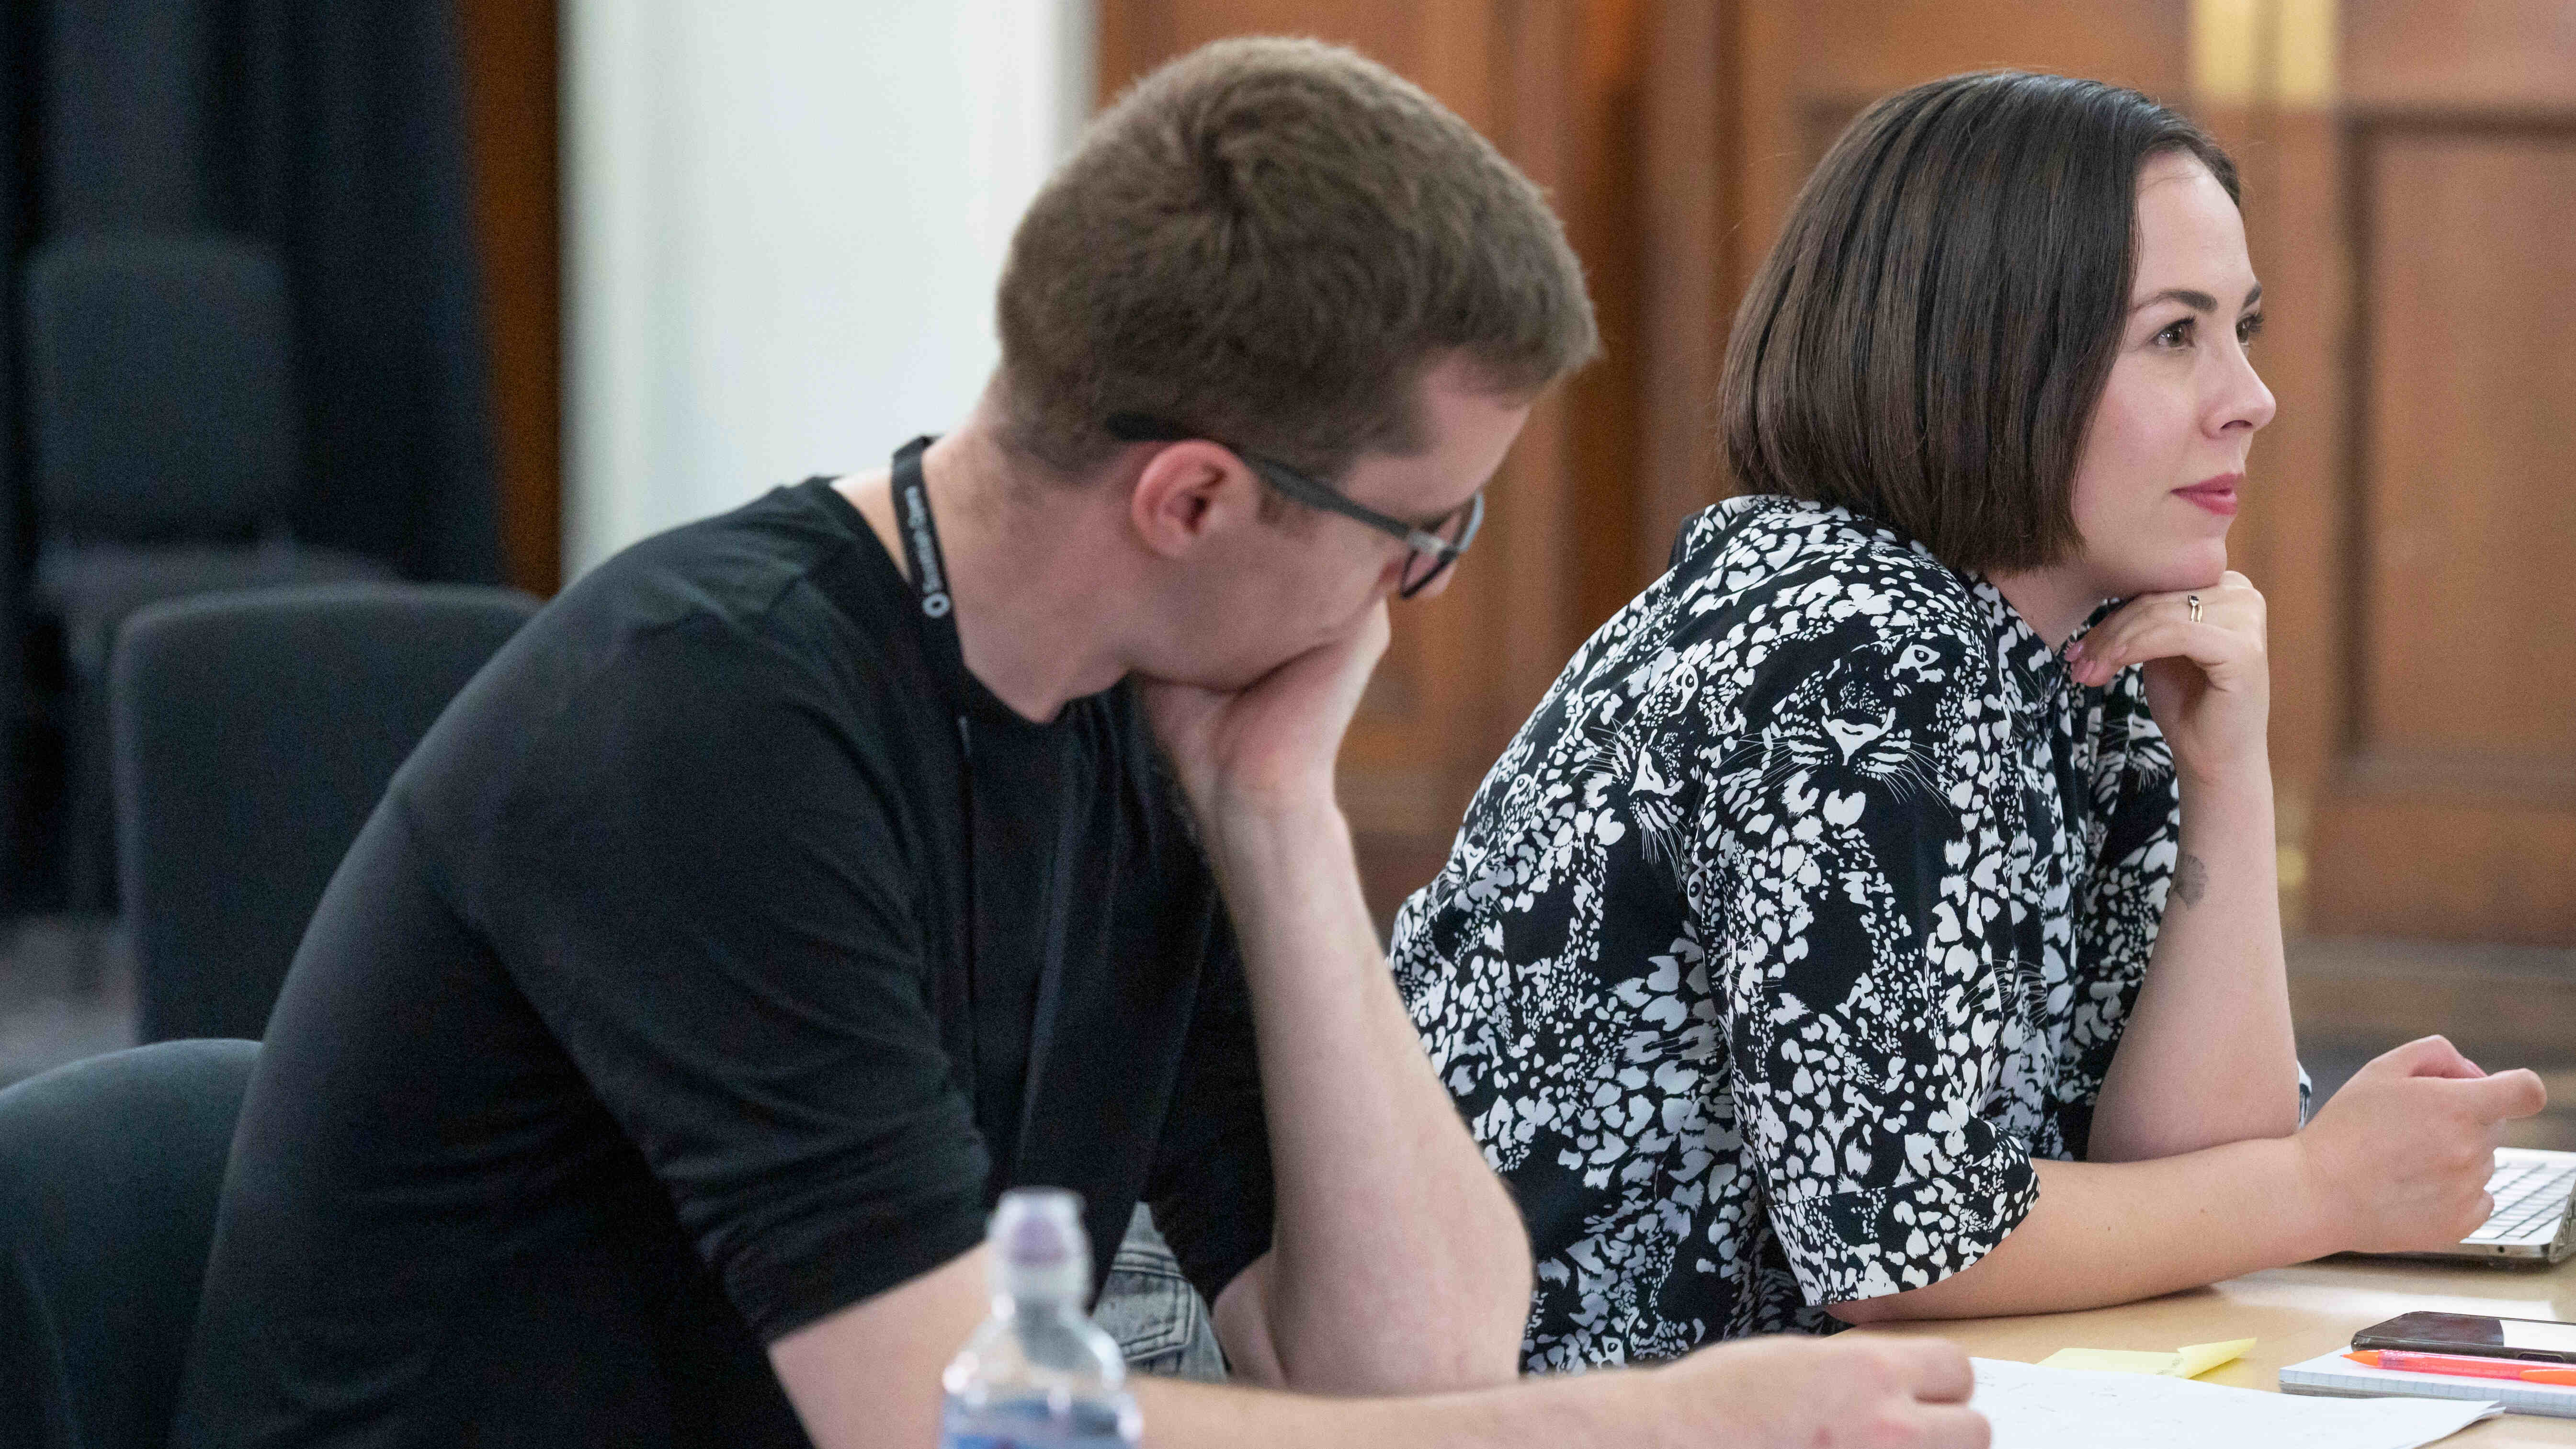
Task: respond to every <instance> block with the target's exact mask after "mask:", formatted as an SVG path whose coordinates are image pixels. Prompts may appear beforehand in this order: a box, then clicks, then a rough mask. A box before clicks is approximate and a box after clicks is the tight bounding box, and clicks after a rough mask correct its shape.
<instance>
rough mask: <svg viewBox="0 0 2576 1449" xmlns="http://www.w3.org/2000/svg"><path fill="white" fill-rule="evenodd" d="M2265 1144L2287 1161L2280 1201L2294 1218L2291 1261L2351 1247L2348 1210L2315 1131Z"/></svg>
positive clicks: (2291, 1225) (2338, 1179)
mask: <svg viewBox="0 0 2576 1449" xmlns="http://www.w3.org/2000/svg"><path fill="white" fill-rule="evenodd" d="M2266 1145H2277V1146H2278V1147H2279V1149H2280V1150H2281V1151H2282V1153H2283V1154H2284V1156H2285V1157H2286V1159H2287V1164H2288V1172H2289V1188H2288V1191H2286V1192H2284V1193H2283V1194H2282V1197H2281V1201H2282V1202H2284V1203H2286V1204H2288V1205H2289V1207H2288V1210H2289V1212H2290V1213H2291V1215H2292V1218H2293V1222H2292V1223H2291V1224H2289V1226H2290V1227H2291V1228H2292V1229H2293V1231H2292V1237H2291V1244H2292V1247H2293V1249H2294V1250H2295V1252H2296V1253H2297V1256H2296V1257H2294V1258H2293V1259H2291V1261H2292V1262H2297V1263H2304V1262H2307V1261H2309V1260H2310V1259H2312V1258H2322V1257H2325V1256H2327V1255H2328V1254H2331V1253H2340V1252H2343V1251H2345V1250H2346V1249H2348V1248H2350V1247H2351V1246H2352V1243H2353V1230H2352V1214H2351V1209H2350V1207H2349V1205H2348V1202H2347V1199H2346V1196H2345V1193H2344V1191H2343V1185H2342V1182H2341V1180H2340V1176H2339V1174H2338V1173H2337V1172H2336V1171H2335V1169H2334V1165H2333V1163H2332V1162H2331V1161H2330V1160H2329V1158H2328V1155H2327V1154H2325V1153H2323V1152H2320V1151H2319V1150H2318V1143H2317V1138H2316V1135H2315V1133H2314V1131H2313V1130H2311V1129H2308V1128H2302V1129H2300V1130H2299V1131H2298V1132H2296V1133H2294V1134H2292V1135H2290V1136H2288V1137H2279V1138H2274V1139H2271V1141H2270V1143H2267V1144H2266Z"/></svg>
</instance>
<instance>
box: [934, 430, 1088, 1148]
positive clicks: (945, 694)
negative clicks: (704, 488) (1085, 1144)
mask: <svg viewBox="0 0 2576 1449" xmlns="http://www.w3.org/2000/svg"><path fill="white" fill-rule="evenodd" d="M931 441H932V440H931V439H930V438H928V437H919V438H915V439H913V440H912V441H911V442H909V443H906V444H904V445H903V446H902V447H901V448H899V449H897V450H896V451H895V455H894V523H895V532H896V533H898V534H901V535H902V536H903V556H904V562H905V563H906V565H907V566H908V567H909V568H910V570H911V573H912V594H913V598H914V599H915V600H916V601H917V602H918V604H919V606H920V621H919V622H920V625H921V641H922V646H923V649H924V650H925V652H927V653H928V654H929V656H930V668H931V672H932V673H933V674H935V675H937V676H938V680H939V692H940V696H941V702H942V703H944V704H945V705H946V706H947V708H948V713H949V717H950V718H951V719H953V720H954V721H956V725H957V767H958V778H959V784H960V790H959V800H958V805H959V810H958V815H959V824H960V828H961V833H962V835H963V838H964V840H965V844H966V1050H967V1061H966V1081H967V1086H968V1091H969V1093H970V1094H971V1093H972V1092H973V1091H974V1090H975V1089H976V1088H977V1087H979V1086H980V1085H981V1083H982V1078H981V1077H980V1076H979V1075H978V1064H977V1062H976V1060H975V1058H976V1055H977V1043H976V999H975V998H976V991H975V962H976V958H977V956H978V954H979V953H980V950H981V947H982V943H981V941H979V940H978V939H977V936H978V933H977V931H976V929H975V927H976V920H977V900H976V890H975V734H974V728H973V725H972V723H971V722H970V716H969V713H968V705H967V701H968V700H969V699H971V698H972V697H973V691H972V690H970V689H969V688H968V685H967V681H966V650H965V646H964V645H963V644H961V643H960V642H959V641H958V638H957V618H956V613H957V601H956V598H955V597H954V596H953V595H952V594H951V593H950V592H949V588H948V560H947V558H946V556H944V555H943V554H941V553H940V551H939V524H938V523H937V522H936V521H935V520H934V519H932V517H931V516H930V487H929V484H928V482H927V481H926V480H925V479H924V478H923V476H922V471H921V455H922V454H923V453H924V452H926V451H928V449H929V447H930V444H931ZM1063 774H1064V790H1065V797H1064V802H1063V803H1064V808H1063V811H1062V813H1061V814H1060V815H1059V816H1058V820H1059V826H1058V829H1057V832H1056V843H1055V860H1054V861H1053V862H1052V863H1051V866H1052V868H1051V869H1050V870H1049V871H1048V875H1049V877H1050V879H1049V882H1048V891H1047V933H1046V959H1045V960H1044V961H1043V962H1041V963H1039V967H1038V990H1037V1003H1036V1007H1037V1009H1036V1011H1035V1013H1034V1014H1033V1015H1032V1016H1031V1018H1030V1020H1029V1050H1028V1060H1027V1061H1026V1062H1025V1063H1024V1064H1023V1067H1022V1071H1023V1079H1022V1087H1021V1091H1020V1126H1019V1133H1018V1135H1017V1137H1016V1138H1015V1139H1014V1140H1013V1142H1012V1144H1011V1155H1012V1158H1013V1161H1012V1162H1010V1163H1007V1164H1006V1163H998V1162H997V1163H995V1164H993V1165H994V1167H995V1168H996V1169H999V1170H1002V1171H1004V1172H1005V1173H1015V1172H1016V1169H1017V1166H1018V1162H1019V1161H1020V1160H1021V1159H1025V1158H1026V1157H1027V1156H1028V1145H1029V1133H1030V1128H1031V1127H1033V1126H1034V1125H1035V1124H1036V1120H1037V1104H1038V1082H1039V1079H1040V1077H1041V1076H1042V1075H1043V1072H1044V1069H1045V1067H1046V1064H1047V1048H1048V1047H1049V1046H1050V1045H1051V1044H1052V1041H1053V1037H1054V1034H1055V1019H1056V1010H1057V1004H1058V1001H1059V999H1060V998H1061V997H1062V996H1063V994H1064V946H1065V930H1066V927H1067V924H1068V922H1067V914H1068V910H1069V908H1070V906H1071V900H1070V897H1071V894H1072V889H1073V881H1072V863H1073V852H1074V850H1075V849H1076V848H1077V847H1078V845H1079V844H1080V840H1079V837H1078V835H1077V833H1076V826H1077V824H1078V823H1079V817H1078V816H1077V814H1076V811H1077V809H1078V808H1079V807H1080V805H1081V803H1082V801H1081V794H1080V788H1081V787H1080V782H1079V780H1078V779H1077V777H1076V772H1075V771H1074V769H1073V768H1072V766H1071V765H1070V764H1067V765H1066V766H1065V768H1064V770H1063Z"/></svg>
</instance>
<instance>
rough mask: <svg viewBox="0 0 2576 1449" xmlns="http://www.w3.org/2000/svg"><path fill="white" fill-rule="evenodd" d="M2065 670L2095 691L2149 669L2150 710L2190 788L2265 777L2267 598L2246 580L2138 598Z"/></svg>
mask: <svg viewBox="0 0 2576 1449" xmlns="http://www.w3.org/2000/svg"><path fill="white" fill-rule="evenodd" d="M2194 598H2197V599H2199V600H2200V610H2199V613H2200V617H2199V618H2198V619H2197V620H2195V619H2193V617H2192V612H2193V610H2192V604H2191V601H2192V600H2193V599H2194ZM2066 662H2067V666H2068V668H2070V669H2072V670H2073V671H2074V675H2075V680H2076V682H2077V683H2079V684H2087V685H2092V686H2095V687H2099V686H2101V685H2105V684H2109V683H2110V682H2111V679H2112V676H2114V675H2116V674H2118V673H2119V672H2120V671H2121V670H2123V669H2125V668H2127V667H2128V666H2130V665H2132V664H2143V665H2145V666H2146V678H2147V708H2148V709H2149V710H2150V711H2152V712H2153V713H2154V715H2155V717H2156V725H2157V727H2158V728H2159V729H2162V730H2163V731H2164V733H2165V739H2166V741H2167V743H2169V744H2170V745H2172V747H2173V754H2174V766H2175V768H2176V769H2177V770H2179V771H2180V772H2181V774H2182V778H2183V779H2184V780H2185V781H2186V782H2197V783H2211V782H2223V781H2229V780H2236V779H2243V778H2246V777H2248V776H2249V775H2250V774H2256V773H2261V774H2265V775H2267V776H2268V770H2269V757H2268V756H2267V755H2266V753H2265V748H2264V730H2265V727H2266V725H2267V723H2268V721H2269V719H2270V715H2271V709H2272V666H2271V656H2270V654H2269V653H2268V651H2267V645H2266V635H2265V625H2264V605H2263V595H2262V594H2261V593H2260V592H2259V591H2257V590H2256V589H2255V587H2254V584H2253V581H2252V580H2250V579H2248V578H2246V577H2245V576H2244V575H2243V574H2240V573H2235V572H2233V571H2231V572H2229V573H2227V574H2226V575H2224V576H2222V577H2221V578H2220V580H2219V581H2218V583H2216V584H2215V585H2213V586H2211V587H2209V588H2206V589H2191V590H2184V591H2182V592H2179V593H2169V594H2140V595H2139V596H2138V597H2136V598H2134V599H2131V600H2129V601H2128V602H2127V603H2125V604H2122V605H2121V606H2120V607H2119V608H2117V609H2114V610H2112V611H2111V613H2110V614H2109V615H2108V616H2107V617H2105V618H2104V619H2103V620H2102V622H2101V623H2099V624H2096V625H2094V626H2093V630H2092V632H2091V633H2088V634H2086V635H2085V636H2084V637H2083V638H2082V639H2080V640H2078V641H2077V642H2076V643H2075V644H2074V645H2073V646H2072V647H2071V648H2069V649H2068V650H2067V652H2066Z"/></svg>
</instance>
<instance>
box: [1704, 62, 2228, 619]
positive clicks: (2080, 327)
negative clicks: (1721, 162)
mask: <svg viewBox="0 0 2576 1449" xmlns="http://www.w3.org/2000/svg"><path fill="white" fill-rule="evenodd" d="M2168 151H2181V152H2187V153H2189V154H2191V155H2193V156H2197V157H2198V158H2200V160H2201V161H2202V162H2203V163H2204V164H2206V165H2207V166H2208V167H2209V169H2210V171H2211V172H2212V173H2213V174H2214V175H2215V176H2216V177H2217V178H2218V181H2219V184H2220V185H2222V186H2224V187H2226V188H2227V194H2228V196H2229V197H2230V198H2234V197H2235V196H2236V195H2237V185H2236V166H2235V163H2233V162H2231V161H2230V160H2228V158H2227V153H2226V152H2224V151H2222V150H2220V149H2219V147H2218V143H2217V142H2215V141H2213V140H2211V139H2210V138H2209V135H2208V134H2207V133H2206V132H2204V131H2202V130H2201V129H2200V128H2199V127H2198V126H2195V125H2193V124H2192V123H2191V122H2190V121H2187V120H2185V119H2183V118H2182V117H2181V116H2179V115H2176V114H2175V113H2174V112H2172V111H2170V110H2167V109H2166V108H2165V107H2163V106H2161V105H2158V104H2157V103H2156V102H2154V101H2152V100H2150V99H2148V98H2147V97H2145V96H2143V95H2140V94H2139V93H2138V92H2136V91H2133V90H2126V89H2123V88H2121V87H2119V86H2110V85H2104V84H2102V83H2101V82H2099V81H2089V80H2075V79H2071V78H2068V77H2064V76H2050V75H2030V74H2025V73H2022V72H2018V71H1985V72H1980V73H1977V74H1973V75H1959V76H1952V77H1950V78H1949V79H1947V80H1938V81H1933V82H1931V83H1930V84H1928V85H1920V86H1916V87H1915V88H1913V89H1912V90H1908V91H1902V92H1899V93H1898V94H1896V95H1893V96H1890V97H1888V98H1887V99H1885V100H1883V101H1880V102H1879V103H1878V104H1876V105H1874V106H1872V107H1870V108H1869V110H1868V111H1866V112H1864V113H1863V114H1862V115H1861V117H1860V119H1858V120H1856V121H1854V122H1852V124H1851V128H1850V129H1849V130H1846V131H1845V132H1843V134H1842V138H1841V139H1840V140H1838V141H1836V142H1835V143H1834V146H1833V149H1832V150H1831V151H1830V152H1828V153H1827V154H1826V156H1825V159H1824V161H1823V163H1822V164H1820V165H1818V166H1817V168H1816V172H1815V174H1814V175H1813V176H1810V177H1809V178H1807V184H1806V186H1805V187H1804V188H1803V189H1801V190H1800V191H1799V193H1798V200H1797V203H1796V204H1795V205H1794V206H1793V207H1791V208H1790V212H1789V219H1788V222H1787V224H1786V225H1785V226H1784V227H1783V228H1782V229H1781V233H1780V241H1779V244H1778V245H1777V246H1775V247H1773V248H1772V250H1771V256H1770V258H1769V260H1767V261H1765V262H1764V263H1763V265H1762V271H1761V273H1760V275H1758V276H1756V277H1755V278H1754V280H1753V286H1752V288H1751V289H1750V290H1749V291H1748V292H1746V293H1745V297H1744V305H1743V307H1742V309H1741V310H1740V311H1739V312H1738V313H1737V315H1736V319H1735V333H1734V336H1733V338H1732V340H1731V341H1730V342H1729V343H1728V344H1727V350H1726V371H1725V377H1724V381H1723V382H1722V383H1721V384H1720V385H1719V390H1718V408H1719V415H1720V418H1721V420H1722V421H1721V427H1722V430H1723V432H1724V436H1725V442H1726V456H1727V461H1728V462H1729V463H1730V464H1731V465H1733V467H1734V470H1735V478H1736V482H1737V484H1738V486H1740V487H1741V488H1743V489H1744V490H1745V491H1748V492H1756V493H1785V494H1788V495H1789V496H1791V497H1794V498H1804V499H1810V500H1813V501H1815V502H1819V503H1838V504H1841V505H1843V506H1845V507H1847V508H1849V509H1851V510H1852V511H1853V512H1855V513H1859V514H1864V515H1867V516H1868V517H1870V518H1873V519H1876V520H1878V521H1880V522H1883V523H1888V524H1892V525H1894V526H1895V527H1897V528H1899V529H1901V530H1903V531H1904V532H1906V533H1908V534H1910V535H1912V536H1913V537H1914V538H1915V539H1917V540H1919V541H1920V542H1921V543H1922V544H1923V545H1924V546H1925V547H1927V548H1929V549H1931V550H1932V552H1933V554H1934V556H1936V557H1938V558H1939V559H1940V560H1941V561H1942V562H1944V563H1946V564H1949V565H1950V566H1951V567H1953V568H1959V569H1975V570H1979V571H1991V570H2007V569H2025V568H2037V567H2041V566H2044V565H2047V564H2050V563H2053V562H2056V561H2057V560H2059V559H2061V558H2063V557H2064V556H2065V555H2066V553H2067V552H2068V551H2069V550H2070V549H2072V548H2074V547H2075V546H2077V544H2078V543H2079V542H2080V540H2079V538H2078V536H2077V534H2076V531H2075V515H2074V509H2073V504H2072V497H2071V495H2072V492H2073V483H2074V479H2075V466H2076V462H2077V460H2078V458H2079V457H2080V456H2081V455H2082V452H2083V447H2084V432H2085V428H2086V425H2087V424H2088V423H2090V422H2091V420H2092V416H2093V409H2094V404H2095V403H2096V402H2098V401H2099V400H2100V398H2101V396H2102V387H2103V384H2104V382H2105V381H2106V380H2107V379H2108V378H2109V376H2110V372H2111V360H2112V358H2113V356H2114V355H2115V354H2116V353H2117V352H2118V350H2119V340H2120V334H2121V330H2122V328H2123V327H2124V325H2125V323H2126V319H2127V315H2128V309H2129V288H2130V286H2131V284H2132V283H2133V281H2134V279H2135V275H2136V266H2137V242H2136V231H2137V185H2138V171H2139V168H2140V167H2141V166H2143V165H2144V164H2145V163H2146V161H2147V159H2148V158H2149V157H2151V156H2154V155H2157V154H2158V153H2161V152H2168Z"/></svg>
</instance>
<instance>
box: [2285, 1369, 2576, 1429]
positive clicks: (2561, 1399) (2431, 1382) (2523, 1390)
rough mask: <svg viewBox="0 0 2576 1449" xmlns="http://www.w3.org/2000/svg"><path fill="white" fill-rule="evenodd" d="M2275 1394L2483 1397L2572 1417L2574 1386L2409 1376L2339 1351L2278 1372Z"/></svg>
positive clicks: (2523, 1410)
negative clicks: (2355, 1360) (2277, 1392)
mask: <svg viewBox="0 0 2576 1449" xmlns="http://www.w3.org/2000/svg"><path fill="white" fill-rule="evenodd" d="M2281 1392H2282V1393H2285V1394H2318V1395H2323V1396H2326V1397H2330V1398H2340V1399H2369V1398H2377V1397H2379V1396H2380V1395H2382V1394H2406V1395H2409V1396H2411V1397H2415V1398H2429V1399H2486V1400H2489V1401H2491V1402H2494V1403H2498V1404H2502V1405H2504V1406H2505V1407H2506V1408H2508V1409H2511V1410H2512V1411H2514V1412H2515V1413H2517V1414H2548V1415H2551V1416H2553V1417H2556V1418H2561V1419H2576V1388H2569V1387H2566V1386H2564V1385H2560V1384H2526V1383H2517V1382H2515V1381H2514V1380H2512V1379H2472V1378H2461V1377H2458V1376H2456V1375H2452V1374H2410V1373H2400V1372H2398V1371H2397V1370H2395V1369H2378V1368H2372V1367H2370V1366H2369V1365H2367V1364H2358V1363H2354V1362H2353V1361H2352V1360H2351V1359H2348V1358H2346V1357H2344V1356H2343V1355H2342V1354H2340V1353H2329V1354H2321V1355H2319V1356H2318V1357H2316V1358H2312V1359H2309V1360H2308V1361H2307V1362H2306V1363H2294V1364H2291V1365H2290V1366H2289V1367H2287V1368H2284V1369H2282V1370H2281Z"/></svg>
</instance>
